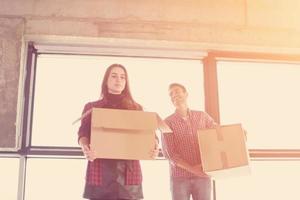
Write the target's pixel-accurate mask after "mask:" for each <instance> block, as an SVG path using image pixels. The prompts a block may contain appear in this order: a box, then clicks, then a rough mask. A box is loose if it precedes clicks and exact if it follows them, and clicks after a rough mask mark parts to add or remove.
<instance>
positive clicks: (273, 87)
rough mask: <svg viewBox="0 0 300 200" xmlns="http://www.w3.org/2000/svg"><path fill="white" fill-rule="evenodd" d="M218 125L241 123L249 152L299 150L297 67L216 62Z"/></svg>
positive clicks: (298, 73)
mask: <svg viewBox="0 0 300 200" xmlns="http://www.w3.org/2000/svg"><path fill="white" fill-rule="evenodd" d="M217 66H218V85H219V104H220V116H221V123H223V124H230V123H242V125H243V126H244V128H245V129H246V130H247V132H248V134H247V138H248V141H247V144H248V147H249V148H250V149H255V148H256V149H298V148H299V147H300V135H299V132H300V128H299V126H298V124H299V113H300V105H299V102H300V95H299V92H298V85H300V79H299V77H300V65H297V64H284V63H259V62H229V61H219V62H218V63H217Z"/></svg>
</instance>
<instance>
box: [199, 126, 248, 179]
mask: <svg viewBox="0 0 300 200" xmlns="http://www.w3.org/2000/svg"><path fill="white" fill-rule="evenodd" d="M198 140H199V147H200V154H201V161H202V166H203V170H204V172H206V173H207V174H208V175H210V176H212V177H213V178H224V177H232V176H238V175H249V174H250V167H249V153H248V150H247V147H246V137H245V134H244V130H243V129H242V126H241V124H233V125H224V126H217V127H216V128H212V129H204V130H203V129H202V130H198Z"/></svg>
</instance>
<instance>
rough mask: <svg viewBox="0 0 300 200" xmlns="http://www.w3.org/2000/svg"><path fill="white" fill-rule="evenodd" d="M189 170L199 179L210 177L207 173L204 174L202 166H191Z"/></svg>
mask: <svg viewBox="0 0 300 200" xmlns="http://www.w3.org/2000/svg"><path fill="white" fill-rule="evenodd" d="M188 170H189V171H190V172H192V173H193V174H195V175H197V176H199V177H209V176H208V175H207V174H206V173H204V172H203V169H202V165H201V164H199V165H194V166H191V167H189V169H188Z"/></svg>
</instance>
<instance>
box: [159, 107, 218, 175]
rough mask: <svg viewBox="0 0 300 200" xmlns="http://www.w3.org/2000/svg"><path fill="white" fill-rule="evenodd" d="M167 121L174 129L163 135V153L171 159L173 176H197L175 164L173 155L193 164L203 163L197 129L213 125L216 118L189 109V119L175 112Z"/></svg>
mask: <svg viewBox="0 0 300 200" xmlns="http://www.w3.org/2000/svg"><path fill="white" fill-rule="evenodd" d="M165 122H166V123H167V124H168V125H169V127H170V128H171V129H172V131H173V133H165V134H163V136H162V140H163V142H162V145H163V153H164V155H165V157H166V158H167V159H169V161H170V167H171V176H172V177H193V176H196V175H194V174H192V173H191V172H188V171H187V170H185V169H182V168H180V167H178V166H177V165H175V164H174V161H173V157H174V156H175V155H176V156H179V157H180V158H182V159H183V160H185V161H186V162H188V163H189V164H191V165H198V164H201V157H200V150H199V143H198V138H197V130H198V129H205V128H211V127H213V126H214V124H215V122H214V120H213V119H212V118H211V117H210V116H209V115H208V114H207V113H205V112H202V111H193V110H189V111H188V117H187V119H183V118H182V117H181V116H180V114H179V113H177V112H175V113H174V114H172V115H170V116H169V117H167V118H166V119H165Z"/></svg>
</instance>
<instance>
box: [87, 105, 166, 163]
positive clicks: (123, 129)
mask: <svg viewBox="0 0 300 200" xmlns="http://www.w3.org/2000/svg"><path fill="white" fill-rule="evenodd" d="M158 128H159V129H160V130H161V131H163V132H168V131H169V130H168V129H169V128H168V126H167V125H166V124H165V123H164V122H163V121H162V120H161V119H160V117H159V116H158V115H157V114H156V113H154V112H143V111H135V110H117V109H104V108H93V110H92V120H91V144H90V145H91V149H92V150H94V151H95V153H96V157H97V158H111V159H130V160H148V159H153V158H152V157H151V156H150V151H151V150H153V149H154V146H155V132H156V130H157V129H158Z"/></svg>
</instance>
